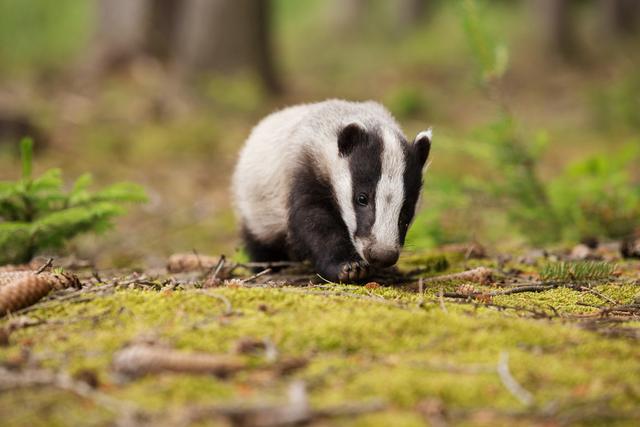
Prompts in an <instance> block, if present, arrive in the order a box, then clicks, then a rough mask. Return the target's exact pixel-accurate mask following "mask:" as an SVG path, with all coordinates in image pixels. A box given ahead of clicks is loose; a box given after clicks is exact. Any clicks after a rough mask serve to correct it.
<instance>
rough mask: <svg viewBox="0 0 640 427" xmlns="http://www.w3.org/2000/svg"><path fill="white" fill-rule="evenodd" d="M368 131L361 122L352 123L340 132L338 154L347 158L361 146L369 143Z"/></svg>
mask: <svg viewBox="0 0 640 427" xmlns="http://www.w3.org/2000/svg"><path fill="white" fill-rule="evenodd" d="M367 138H368V136H367V129H365V127H364V125H363V124H362V123H360V122H352V123H349V124H348V125H346V126H345V127H343V128H342V129H341V130H340V131H339V132H338V152H339V153H340V156H342V157H346V156H348V155H349V154H351V152H352V151H353V149H354V148H356V147H357V146H358V145H359V144H364V143H366V142H367Z"/></svg>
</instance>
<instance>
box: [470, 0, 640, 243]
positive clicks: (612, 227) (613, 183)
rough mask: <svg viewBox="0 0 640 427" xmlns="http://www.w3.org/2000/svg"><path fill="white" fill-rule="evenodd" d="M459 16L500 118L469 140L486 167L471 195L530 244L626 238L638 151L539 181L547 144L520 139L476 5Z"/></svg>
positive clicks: (634, 204)
mask: <svg viewBox="0 0 640 427" xmlns="http://www.w3.org/2000/svg"><path fill="white" fill-rule="evenodd" d="M461 11H462V12H461V13H462V21H463V26H464V28H465V32H466V34H467V39H468V40H467V42H468V45H469V46H470V50H471V52H472V53H473V56H474V57H475V58H476V62H477V64H478V67H479V69H480V70H481V75H482V84H483V86H484V87H485V88H486V89H487V92H488V94H489V95H490V97H491V99H492V100H494V101H496V103H497V106H498V107H499V109H500V117H499V119H498V120H496V121H494V122H493V123H492V124H490V125H489V126H487V127H486V128H484V129H481V130H480V131H478V132H477V133H476V138H475V139H476V141H477V142H478V144H476V145H474V147H473V148H472V149H471V151H472V152H473V154H475V156H476V157H477V158H482V159H483V160H485V161H486V162H487V163H488V164H489V165H490V166H491V168H492V170H493V174H492V177H491V179H474V178H470V179H468V180H467V182H468V183H470V184H471V186H470V190H472V191H475V192H476V193H481V194H483V195H489V196H490V197H492V198H493V200H495V201H496V206H497V207H498V208H499V209H502V210H504V211H505V212H506V214H507V216H508V219H509V220H510V222H511V223H512V224H513V225H514V226H516V227H517V228H518V229H519V230H520V232H521V233H522V234H523V235H524V236H525V237H526V238H527V239H528V240H529V241H530V242H531V243H534V244H542V243H548V242H557V241H560V240H564V239H570V240H578V239H581V238H585V237H606V238H621V237H624V236H627V235H629V234H631V233H632V232H633V230H634V228H635V227H637V225H638V218H640V186H639V185H638V183H637V182H634V178H633V176H632V174H631V167H632V165H634V164H637V161H638V159H639V158H640V150H638V149H637V148H636V147H637V145H629V146H627V147H626V148H624V149H623V150H621V151H620V152H617V153H608V154H607V155H606V156H605V155H600V156H597V157H590V158H587V159H586V160H581V161H579V162H577V163H574V164H570V165H569V166H568V167H566V168H565V169H564V170H563V171H562V173H561V174H560V175H559V176H558V177H557V178H553V179H546V180H543V179H542V178H541V175H540V173H539V169H538V165H539V164H540V160H541V154H542V153H543V151H544V149H545V148H546V146H547V142H548V138H547V137H546V134H545V133H544V132H540V133H539V134H538V136H537V137H535V138H527V137H524V136H523V135H522V133H521V132H520V131H519V129H518V124H517V120H516V117H514V115H513V114H512V113H511V111H510V109H509V108H508V105H507V102H506V101H505V98H504V96H503V94H502V93H501V91H500V79H501V78H502V76H503V75H504V73H505V71H506V64H507V60H506V58H507V53H506V52H503V50H504V47H503V46H502V45H501V44H498V43H496V42H495V41H494V40H493V38H492V37H491V36H490V34H489V32H488V30H487V28H486V27H485V26H484V25H482V23H483V21H482V19H481V16H480V10H479V9H478V7H477V3H476V2H475V1H473V0H462V1H461ZM636 179H637V178H636Z"/></svg>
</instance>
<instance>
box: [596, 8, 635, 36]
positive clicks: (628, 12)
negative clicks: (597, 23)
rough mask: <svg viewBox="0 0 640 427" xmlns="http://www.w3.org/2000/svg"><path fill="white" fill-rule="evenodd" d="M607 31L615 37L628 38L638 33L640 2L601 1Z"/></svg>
mask: <svg viewBox="0 0 640 427" xmlns="http://www.w3.org/2000/svg"><path fill="white" fill-rule="evenodd" d="M600 5H601V9H602V17H603V18H604V24H605V30H606V31H607V33H608V34H610V35H614V36H628V35H632V34H635V33H636V32H637V31H638V21H640V1H639V0H600Z"/></svg>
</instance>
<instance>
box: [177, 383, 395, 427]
mask: <svg viewBox="0 0 640 427" xmlns="http://www.w3.org/2000/svg"><path fill="white" fill-rule="evenodd" d="M287 394H288V401H287V402H286V403H283V404H270V403H256V404H253V405H247V404H246V403H244V402H243V403H236V404H228V405H215V406H205V407H195V408H189V409H188V410H186V411H184V412H182V413H181V414H179V415H178V419H177V420H176V422H175V423H174V424H182V425H189V424H193V423H197V422H201V421H206V420H208V419H210V418H225V419H226V420H227V421H228V422H229V423H230V424H231V425H232V426H235V427H275V426H290V425H306V424H309V423H312V422H315V421H320V420H323V419H331V418H337V417H347V416H351V417H353V416H357V415H361V414H366V413H371V412H377V411H381V410H383V409H384V408H385V407H386V405H384V403H383V402H381V401H378V400H375V401H371V402H364V403H347V404H344V405H340V406H333V407H327V408H321V409H313V408H311V405H310V404H309V398H308V396H307V391H306V386H305V384H304V383H303V382H301V381H296V382H294V383H293V384H291V385H290V386H289V390H288V393H287Z"/></svg>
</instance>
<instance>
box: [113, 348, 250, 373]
mask: <svg viewBox="0 0 640 427" xmlns="http://www.w3.org/2000/svg"><path fill="white" fill-rule="evenodd" d="M245 367H246V364H245V363H244V362H242V360H241V359H239V358H238V357H237V356H231V355H218V354H208V353H189V352H185V351H179V350H174V349H167V348H162V347H155V346H151V345H146V344H135V345H132V346H130V347H126V348H124V349H122V350H120V351H118V352H117V353H116V354H115V355H114V357H113V369H114V370H115V371H116V372H117V373H120V374H124V375H126V376H130V377H139V376H143V375H147V374H155V373H159V372H185V373H200V374H212V375H215V376H218V377H226V376H228V375H230V374H233V373H235V372H237V371H239V370H241V369H243V368H245Z"/></svg>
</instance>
